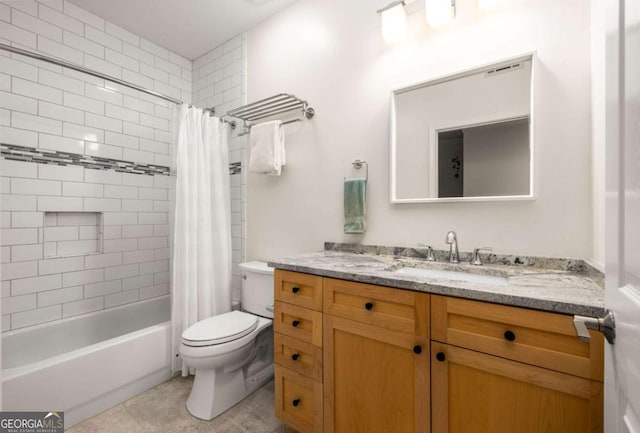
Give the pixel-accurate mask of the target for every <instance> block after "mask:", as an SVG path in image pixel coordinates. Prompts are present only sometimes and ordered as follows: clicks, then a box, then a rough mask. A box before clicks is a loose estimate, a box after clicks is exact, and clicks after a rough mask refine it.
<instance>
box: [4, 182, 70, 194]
mask: <svg viewBox="0 0 640 433" xmlns="http://www.w3.org/2000/svg"><path fill="white" fill-rule="evenodd" d="M11 192H12V193H13V194H26V195H30V194H32V195H61V194H62V186H61V184H60V182H58V181H55V180H38V179H19V178H14V179H11Z"/></svg>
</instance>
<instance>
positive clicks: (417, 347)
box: [413, 344, 422, 355]
mask: <svg viewBox="0 0 640 433" xmlns="http://www.w3.org/2000/svg"><path fill="white" fill-rule="evenodd" d="M413 353H415V354H416V355H420V354H421V353H422V346H420V345H419V344H416V345H415V346H413Z"/></svg>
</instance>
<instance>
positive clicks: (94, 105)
mask: <svg viewBox="0 0 640 433" xmlns="http://www.w3.org/2000/svg"><path fill="white" fill-rule="evenodd" d="M87 86H89V84H87ZM63 100H64V101H63V102H64V105H65V106H67V107H71V108H77V109H78V110H82V111H89V112H91V113H95V114H101V115H103V114H104V102H102V101H98V100H95V99H91V98H85V97H84V96H80V95H76V94H75V93H69V92H64V96H63Z"/></svg>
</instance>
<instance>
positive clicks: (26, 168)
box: [0, 137, 40, 178]
mask: <svg viewBox="0 0 640 433" xmlns="http://www.w3.org/2000/svg"><path fill="white" fill-rule="evenodd" d="M2 141H3V142H4V137H2ZM38 165H40V164H34V163H32V162H22V161H11V160H10V159H4V158H3V159H1V160H0V173H2V175H3V176H10V177H32V178H34V177H37V176H38Z"/></svg>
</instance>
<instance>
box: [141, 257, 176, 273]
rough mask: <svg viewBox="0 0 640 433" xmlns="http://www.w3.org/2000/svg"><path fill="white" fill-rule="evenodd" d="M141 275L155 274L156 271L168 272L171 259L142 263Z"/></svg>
mask: <svg viewBox="0 0 640 433" xmlns="http://www.w3.org/2000/svg"><path fill="white" fill-rule="evenodd" d="M139 266H140V275H144V274H154V273H156V272H168V271H169V260H156V261H153V262H147V263H140V265H139Z"/></svg>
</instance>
